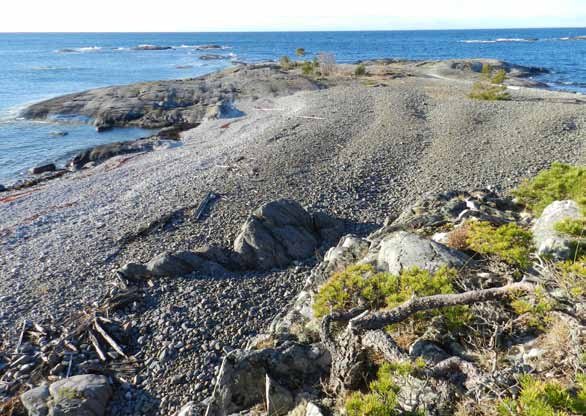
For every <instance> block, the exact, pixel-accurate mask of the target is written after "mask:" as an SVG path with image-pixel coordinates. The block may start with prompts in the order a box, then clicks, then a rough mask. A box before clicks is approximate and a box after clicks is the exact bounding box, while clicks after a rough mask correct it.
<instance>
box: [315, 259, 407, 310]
mask: <svg viewBox="0 0 586 416" xmlns="http://www.w3.org/2000/svg"><path fill="white" fill-rule="evenodd" d="M398 280H399V278H398V277H396V276H392V275H390V274H386V273H375V270H374V267H372V266H371V265H362V266H350V267H348V268H347V269H346V270H344V271H342V272H337V273H334V274H333V275H332V277H331V278H330V279H329V280H328V281H327V282H326V283H325V284H324V285H323V286H322V287H321V288H320V290H319V292H318V294H317V295H316V297H315V302H314V304H313V310H314V313H315V315H316V316H317V317H322V316H324V315H327V314H328V313H330V312H332V311H341V310H350V309H352V308H354V307H357V306H360V305H365V306H366V307H368V308H369V309H380V308H382V307H384V306H385V298H386V296H387V295H388V294H389V293H393V292H395V291H397V289H398V283H399V282H398Z"/></svg>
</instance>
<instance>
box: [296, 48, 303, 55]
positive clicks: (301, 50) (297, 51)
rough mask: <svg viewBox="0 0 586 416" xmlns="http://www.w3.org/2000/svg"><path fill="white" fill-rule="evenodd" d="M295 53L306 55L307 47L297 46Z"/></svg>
mask: <svg viewBox="0 0 586 416" xmlns="http://www.w3.org/2000/svg"><path fill="white" fill-rule="evenodd" d="M295 55H297V56H305V49H304V48H297V49H295Z"/></svg>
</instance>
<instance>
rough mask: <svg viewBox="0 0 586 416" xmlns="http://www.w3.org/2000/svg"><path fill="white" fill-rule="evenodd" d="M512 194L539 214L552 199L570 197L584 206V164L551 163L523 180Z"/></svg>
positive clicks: (585, 192)
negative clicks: (533, 176) (549, 166)
mask: <svg viewBox="0 0 586 416" xmlns="http://www.w3.org/2000/svg"><path fill="white" fill-rule="evenodd" d="M513 194H514V195H515V196H516V197H517V198H518V199H519V202H520V203H521V204H523V205H525V206H526V207H527V208H528V209H529V210H531V211H532V212H533V213H534V214H535V215H537V216H539V215H541V213H542V212H543V210H544V209H545V207H547V206H548V205H549V204H551V203H552V202H554V201H563V200H568V199H572V200H574V201H576V202H577V203H578V204H580V205H581V207H582V208H583V209H584V208H586V166H572V165H568V164H564V163H558V162H556V163H553V164H552V165H551V168H550V169H547V170H544V171H542V172H540V173H539V174H538V175H537V176H536V177H535V178H533V179H531V180H527V181H525V182H523V183H522V184H521V185H520V186H519V187H518V188H517V189H516V190H515V191H513Z"/></svg>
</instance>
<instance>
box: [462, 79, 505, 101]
mask: <svg viewBox="0 0 586 416" xmlns="http://www.w3.org/2000/svg"><path fill="white" fill-rule="evenodd" d="M468 96H469V97H470V98H473V99H475V100H483V101H506V100H510V99H511V94H509V93H508V92H507V87H506V86H504V85H495V84H493V83H492V82H484V81H478V82H475V83H474V84H473V85H472V91H470V94H469V95H468Z"/></svg>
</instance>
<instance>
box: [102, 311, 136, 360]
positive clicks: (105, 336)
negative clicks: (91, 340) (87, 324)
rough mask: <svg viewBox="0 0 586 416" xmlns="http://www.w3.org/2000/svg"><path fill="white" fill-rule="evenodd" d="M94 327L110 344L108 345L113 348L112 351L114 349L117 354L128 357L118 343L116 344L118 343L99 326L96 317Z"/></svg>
mask: <svg viewBox="0 0 586 416" xmlns="http://www.w3.org/2000/svg"><path fill="white" fill-rule="evenodd" d="M94 328H96V331H98V332H99V333H100V335H101V336H102V338H104V339H105V340H106V342H107V343H108V344H110V346H111V347H112V348H114V351H116V352H117V353H118V354H120V355H121V356H123V357H124V358H128V357H127V356H126V354H125V353H124V351H122V348H121V347H120V345H118V343H117V342H116V341H114V339H113V338H112V337H111V336H110V335H109V334H108V333H107V332H106V331H105V330H104V328H102V327H101V326H100V324H99V323H98V320H97V319H96V320H95V321H94Z"/></svg>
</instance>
